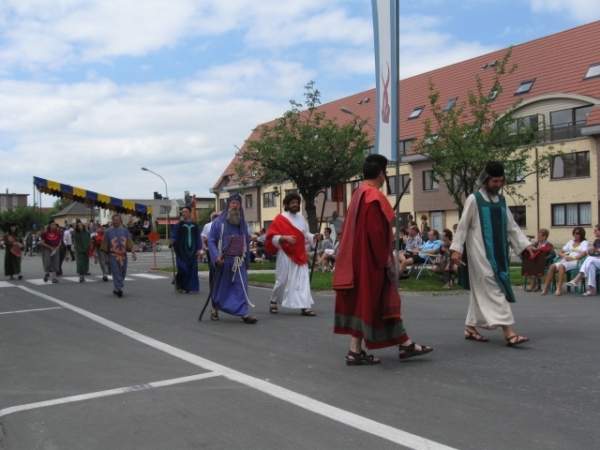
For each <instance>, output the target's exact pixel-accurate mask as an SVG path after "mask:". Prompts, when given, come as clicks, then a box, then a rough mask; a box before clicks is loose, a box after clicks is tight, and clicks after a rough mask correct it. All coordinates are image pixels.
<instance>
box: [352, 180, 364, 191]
mask: <svg viewBox="0 0 600 450" xmlns="http://www.w3.org/2000/svg"><path fill="white" fill-rule="evenodd" d="M362 183H363V182H362V181H353V182H352V183H350V187H351V188H352V193H354V191H355V190H357V189H358V187H359V186H360V185H361V184H362Z"/></svg>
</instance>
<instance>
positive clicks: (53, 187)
mask: <svg viewBox="0 0 600 450" xmlns="http://www.w3.org/2000/svg"><path fill="white" fill-rule="evenodd" d="M33 184H34V185H35V187H36V188H37V190H38V191H40V192H43V193H44V194H48V195H53V196H54V197H60V198H68V199H71V200H73V201H75V202H79V203H85V204H86V205H94V206H97V207H98V208H102V209H108V210H110V211H116V212H118V213H121V214H131V215H133V216H145V215H150V214H152V207H151V206H147V205H142V204H141V203H135V202H132V201H130V200H121V199H120V198H115V197H111V196H109V195H104V194H99V193H97V192H94V191H88V190H87V189H82V188H79V187H76V186H70V185H68V184H63V183H59V182H57V181H52V180H45V179H44V178H39V177H33Z"/></svg>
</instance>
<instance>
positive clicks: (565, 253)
mask: <svg viewBox="0 0 600 450" xmlns="http://www.w3.org/2000/svg"><path fill="white" fill-rule="evenodd" d="M587 248H588V241H586V240H585V230H584V229H583V227H575V228H573V239H571V240H570V241H569V242H567V244H566V245H565V246H564V247H563V248H562V249H560V250H559V251H558V256H559V257H560V258H561V260H560V261H557V262H555V263H554V264H552V265H551V266H550V268H549V269H548V276H547V277H546V282H545V283H544V288H543V289H542V292H541V293H540V294H541V295H546V294H547V293H548V286H549V285H550V283H551V282H552V280H553V279H554V274H555V273H556V272H558V283H557V284H556V292H555V293H554V295H562V287H563V283H564V281H565V272H569V271H571V270H575V269H577V261H578V260H580V259H583V258H585V257H586V255H587Z"/></svg>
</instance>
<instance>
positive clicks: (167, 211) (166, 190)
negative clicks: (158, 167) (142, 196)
mask: <svg viewBox="0 0 600 450" xmlns="http://www.w3.org/2000/svg"><path fill="white" fill-rule="evenodd" d="M142 170H143V171H145V172H150V173H153V174H154V175H156V176H157V177H158V178H160V179H161V180H163V183H165V197H166V198H167V201H169V202H170V200H169V188H168V187H167V182H166V181H165V179H164V178H163V177H161V176H160V175H159V174H157V173H156V172H152V171H151V170H150V169H147V168H146V167H142ZM166 208H167V209H166V213H167V233H166V238H167V243H168V242H169V222H170V221H171V219H170V218H169V209H170V208H169V203H167V207H166Z"/></svg>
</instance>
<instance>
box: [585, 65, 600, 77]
mask: <svg viewBox="0 0 600 450" xmlns="http://www.w3.org/2000/svg"><path fill="white" fill-rule="evenodd" d="M594 77H600V63H598V64H594V65H592V66H590V67H589V68H588V70H587V72H586V73H585V77H583V78H584V79H587V78H594Z"/></svg>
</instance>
